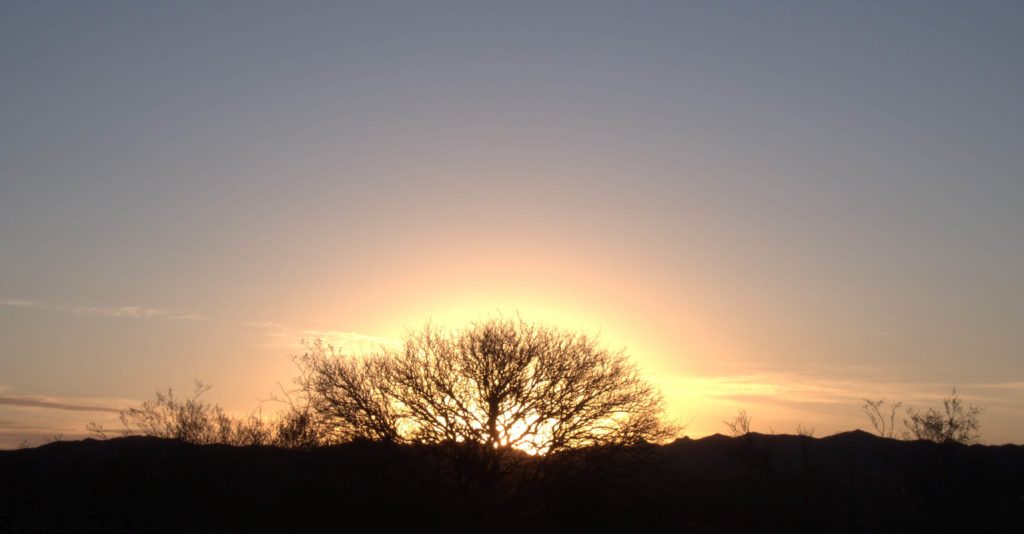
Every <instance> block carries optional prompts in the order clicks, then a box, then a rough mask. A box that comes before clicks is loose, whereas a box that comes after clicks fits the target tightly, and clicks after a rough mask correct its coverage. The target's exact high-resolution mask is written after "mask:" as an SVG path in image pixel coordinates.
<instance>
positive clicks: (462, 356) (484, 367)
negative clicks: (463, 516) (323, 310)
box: [295, 318, 673, 456]
mask: <svg viewBox="0 0 1024 534" xmlns="http://www.w3.org/2000/svg"><path fill="white" fill-rule="evenodd" d="M295 361H296V363H297V364H298V366H299V368H300V370H301V372H300V376H299V378H298V379H297V380H296V383H297V385H298V386H299V393H300V394H301V396H303V397H304V399H305V401H306V402H308V404H309V406H311V407H312V411H313V413H314V415H315V417H316V418H317V419H318V423H317V424H318V425H322V428H323V430H324V434H325V435H326V436H328V437H329V438H330V439H331V440H348V439H353V438H370V439H375V440H382V441H393V442H399V443H458V444H465V445H476V446H480V448H481V449H482V450H483V451H485V452H486V451H504V450H519V451H524V452H526V453H529V454H551V453H558V452H563V451H568V450H575V449H580V448H586V447H591V446H602V445H628V444H636V443H641V442H645V441H647V442H651V441H661V440H664V439H667V438H668V437H670V436H672V435H673V429H672V428H671V427H669V426H668V425H666V424H665V423H664V422H663V421H662V419H661V412H662V398H661V396H660V394H658V393H657V392H656V391H655V390H654V388H653V387H652V386H651V385H649V384H648V383H647V382H646V381H645V380H643V379H642V378H641V377H640V374H639V372H638V370H637V368H636V367H635V366H634V365H633V364H632V363H631V362H630V361H629V359H628V358H627V357H626V355H625V354H624V353H622V352H612V351H609V350H607V349H604V348H602V347H599V346H598V345H597V343H596V342H595V340H594V339H593V338H590V337H588V336H585V335H582V334H575V333H567V332H563V331H559V330H556V329H553V328H547V327H543V326H537V325H531V324H528V323H526V322H524V321H522V320H521V319H518V318H517V319H502V318H497V319H491V320H487V321H483V322H479V323H473V324H471V325H470V326H469V327H467V328H465V329H464V330H461V331H458V332H454V333H450V332H447V331H444V330H442V329H439V328H434V327H432V326H431V325H429V324H428V325H427V326H425V327H424V328H423V329H422V330H421V331H418V332H417V331H410V332H409V333H408V335H407V336H406V339H405V343H404V347H402V348H401V349H388V348H382V349H381V350H380V351H379V352H377V353H375V354H371V355H369V356H362V357H356V356H349V355H343V354H340V353H338V352H337V351H335V350H334V349H333V348H330V347H325V346H324V345H323V344H321V343H319V342H317V343H313V344H311V345H310V346H309V350H308V352H307V353H306V354H304V355H302V356H301V357H298V358H296V360H295ZM489 456H493V454H489Z"/></svg>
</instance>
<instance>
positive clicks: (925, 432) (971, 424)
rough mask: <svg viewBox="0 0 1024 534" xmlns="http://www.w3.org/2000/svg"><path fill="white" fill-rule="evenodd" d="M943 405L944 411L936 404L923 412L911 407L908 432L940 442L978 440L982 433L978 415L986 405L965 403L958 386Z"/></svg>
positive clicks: (972, 441)
mask: <svg viewBox="0 0 1024 534" xmlns="http://www.w3.org/2000/svg"><path fill="white" fill-rule="evenodd" d="M942 405H943V409H944V410H943V412H939V411H938V410H936V409H934V408H928V410H927V411H925V412H919V411H917V410H915V409H913V408H909V407H908V408H907V415H908V416H909V419H905V420H904V421H903V424H904V425H905V426H906V427H907V436H908V437H914V438H916V439H925V440H928V441H934V442H936V443H947V442H955V443H963V444H971V443H975V442H977V441H978V438H980V437H981V432H980V428H981V423H980V422H979V421H978V417H979V416H980V415H981V414H982V413H983V412H984V411H985V409H984V408H981V407H978V406H973V405H968V406H966V407H965V406H964V404H963V401H961V400H960V398H959V397H957V394H956V388H953V393H952V394H950V396H949V397H946V398H944V399H942Z"/></svg>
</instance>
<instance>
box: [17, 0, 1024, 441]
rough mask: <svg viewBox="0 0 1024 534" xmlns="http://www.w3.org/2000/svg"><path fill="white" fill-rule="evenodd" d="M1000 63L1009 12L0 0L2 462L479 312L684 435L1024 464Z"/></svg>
mask: <svg viewBox="0 0 1024 534" xmlns="http://www.w3.org/2000/svg"><path fill="white" fill-rule="evenodd" d="M172 4H173V5H172ZM485 4H486V5H485ZM1022 58H1024V3H1021V2H982V3H978V2H966V1H965V2H957V3H946V2H935V1H928V2H846V3H836V2H815V3H808V2H770V3H761V2H742V3H732V2H707V3H695V2H675V3H671V2H607V3H606V2H579V3H575V2H538V3H532V4H531V3H527V2H503V3H488V2H463V3H447V2H409V3H396V2H365V3H356V2H331V3H321V2H291V3H285V2H279V3H258V2H238V3H229V2H194V3H191V2H176V3H171V2H167V3H163V2H160V3H156V2H123V3H122V2H64V3H55V2H35V1H31V2H30V1H24V2H23V1H13V2H4V3H3V5H2V6H0V448H10V447H14V446H17V445H18V444H19V443H20V442H21V441H22V440H28V441H29V442H30V443H31V444H33V445H34V444H39V443H41V442H43V441H45V440H46V439H48V438H49V437H51V436H54V435H63V436H64V438H66V439H68V438H78V437H82V436H84V435H85V434H86V432H85V424H86V423H87V422H89V421H97V422H105V423H106V424H107V426H111V427H116V426H117V425H116V423H115V421H116V410H117V409H118V408H123V407H126V406H128V405H130V404H134V403H138V402H141V401H142V400H145V399H147V398H151V397H152V396H153V393H154V392H155V391H156V390H162V389H165V388H167V387H168V386H171V387H174V388H175V389H176V390H180V391H187V390H190V389H191V385H192V381H193V379H201V380H203V381H204V382H207V383H210V384H212V385H213V389H212V390H211V391H210V392H209V393H207V394H206V397H205V398H207V399H208V400H210V401H212V402H217V403H219V404H221V405H222V406H224V407H225V408H226V409H228V410H229V411H231V412H232V413H236V414H245V413H248V412H250V411H252V410H254V409H257V408H262V411H263V413H264V414H267V415H269V414H272V413H273V412H275V411H276V410H277V409H278V406H277V405H276V404H274V403H269V402H261V400H263V399H267V398H268V397H269V396H270V395H271V394H273V393H274V392H275V391H277V390H278V383H281V384H282V385H284V386H285V387H287V386H288V384H289V381H290V380H291V378H292V377H293V376H294V374H295V368H294V367H293V366H292V364H291V362H290V361H289V359H288V356H289V355H290V354H296V353H299V352H301V351H302V346H301V345H300V340H302V339H313V338H317V337H320V338H323V339H325V340H328V341H330V342H332V343H334V344H336V345H339V346H342V347H344V348H345V350H347V351H349V352H358V351H365V350H372V349H374V348H375V347H377V346H378V344H379V343H386V342H388V340H391V339H396V338H400V337H401V336H402V335H403V332H405V330H406V329H407V328H410V327H411V328H416V327H419V326H421V325H422V324H423V323H424V321H426V320H428V319H430V320H432V321H433V322H434V323H437V324H442V325H446V326H448V327H450V328H458V327H460V326H462V325H464V324H466V323H467V322H469V321H472V320H475V319H481V318H487V317H491V316H494V315H495V314H497V313H503V314H505V315H514V314H516V313H519V314H520V315H521V316H522V318H523V319H525V320H527V321H531V322H544V323H546V324H549V325H553V326H558V327H562V328H566V329H569V330H583V331H585V332H589V333H599V334H600V336H601V339H602V340H603V342H604V344H605V345H607V346H609V347H613V348H623V347H624V348H625V349H626V351H627V352H628V353H629V354H630V355H632V356H633V357H634V358H635V360H636V361H637V362H638V363H639V364H640V365H641V367H642V368H643V369H644V371H645V373H646V374H647V376H649V377H650V379H651V380H652V381H654V382H655V383H657V384H658V385H659V386H660V387H661V388H662V390H663V392H664V393H665V395H666V397H667V398H668V400H669V404H668V407H669V411H668V413H667V414H666V415H667V416H668V417H669V418H670V419H672V420H674V421H676V422H679V423H683V424H688V425H689V426H688V427H687V429H686V433H687V434H689V435H691V436H702V435H707V434H711V433H714V432H724V431H725V427H724V425H723V424H722V420H723V419H730V418H731V417H732V416H733V415H734V414H735V413H736V411H737V410H739V409H745V410H747V412H748V413H749V414H750V415H751V416H752V418H753V421H752V423H753V424H752V426H753V429H754V430H755V431H759V432H769V431H775V432H779V433H793V432H795V429H796V426H797V425H798V424H802V425H804V426H805V427H814V428H815V429H816V435H818V436H821V435H827V434H830V433H834V432H838V431H842V430H850V429H854V428H858V427H860V428H865V429H867V428H869V425H868V421H867V418H866V417H865V416H864V415H863V414H862V413H861V412H860V408H859V406H860V404H861V399H862V398H864V397H870V398H882V397H886V398H889V399H892V400H902V401H904V402H905V403H907V404H911V405H913V406H915V407H926V406H935V405H937V404H940V400H941V398H942V397H943V396H946V395H948V394H949V393H950V390H951V389H952V388H953V387H954V386H955V387H957V391H958V392H959V394H960V395H961V396H962V397H963V398H964V399H965V400H966V401H967V402H969V403H972V404H976V405H981V406H985V407H987V410H986V411H985V413H984V415H983V416H982V419H981V422H982V425H981V432H982V441H983V442H985V443H1005V442H1015V443H1024V102H1022V99H1024V68H1022Z"/></svg>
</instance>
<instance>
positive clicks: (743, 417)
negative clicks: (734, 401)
mask: <svg viewBox="0 0 1024 534" xmlns="http://www.w3.org/2000/svg"><path fill="white" fill-rule="evenodd" d="M722 423H723V424H724V425H725V426H726V427H727V428H728V429H729V434H731V435H733V436H743V435H746V434H749V433H750V416H749V415H747V411H746V410H740V411H739V413H737V414H736V417H734V418H733V420H732V421H722ZM773 433H774V432H773Z"/></svg>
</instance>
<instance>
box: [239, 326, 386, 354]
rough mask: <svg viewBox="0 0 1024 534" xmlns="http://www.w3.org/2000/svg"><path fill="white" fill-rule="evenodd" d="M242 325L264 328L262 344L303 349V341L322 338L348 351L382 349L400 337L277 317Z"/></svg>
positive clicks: (261, 345)
mask: <svg viewBox="0 0 1024 534" xmlns="http://www.w3.org/2000/svg"><path fill="white" fill-rule="evenodd" d="M242 325H243V326H248V327H250V328H255V329H258V330H261V331H262V332H263V335H264V336H265V341H264V342H263V343H261V344H260V345H259V347H261V348H263V347H269V348H289V349H301V348H302V343H303V341H307V342H308V341H313V340H316V339H319V340H321V341H323V342H324V343H325V344H327V345H330V346H333V347H335V348H336V349H339V350H340V351H341V352H343V353H347V354H362V353H366V352H373V351H377V350H380V349H381V348H382V347H396V346H398V345H400V344H401V341H400V340H397V339H393V338H388V337H381V336H374V335H369V334H361V333H359V332H348V331H343V330H316V329H308V328H296V327H293V326H289V325H286V324H283V323H279V322H275V321H251V322H246V323H242Z"/></svg>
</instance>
